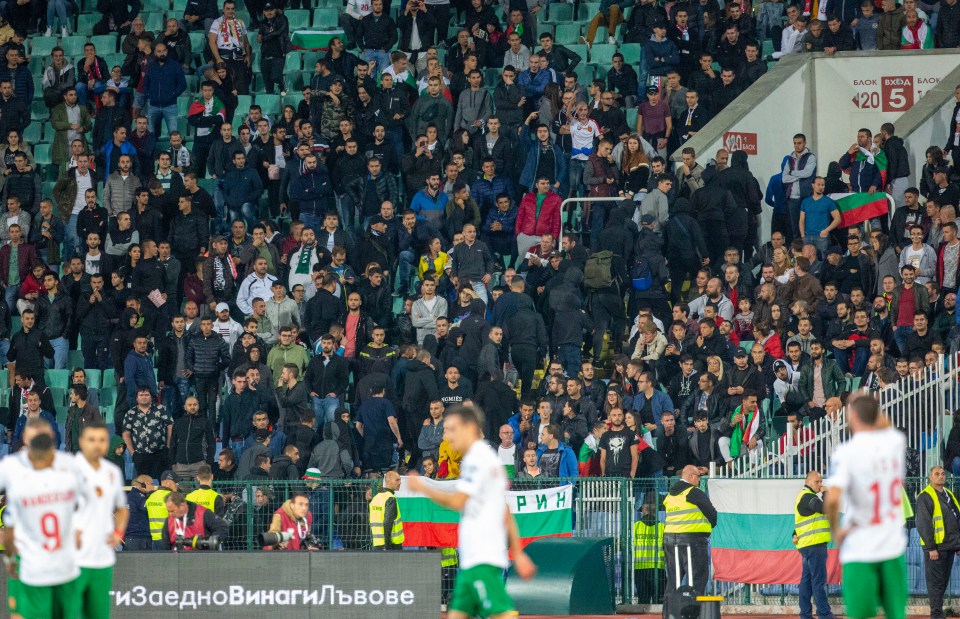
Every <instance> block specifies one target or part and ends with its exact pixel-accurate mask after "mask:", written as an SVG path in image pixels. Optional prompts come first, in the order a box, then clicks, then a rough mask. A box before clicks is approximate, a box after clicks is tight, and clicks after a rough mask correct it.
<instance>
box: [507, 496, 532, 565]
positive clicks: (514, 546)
mask: <svg viewBox="0 0 960 619" xmlns="http://www.w3.org/2000/svg"><path fill="white" fill-rule="evenodd" d="M504 519H505V520H506V523H507V543H508V544H509V546H510V554H511V556H513V567H514V569H515V570H517V575H518V576H520V578H522V579H524V580H530V579H531V578H533V576H534V575H535V574H536V573H537V566H536V564H534V562H533V561H532V560H531V559H530V557H529V556H527V553H526V552H524V551H523V546H522V545H521V544H520V530H519V529H518V528H517V521H516V519H515V518H514V517H513V514H512V513H511V512H510V508H507V510H506V514H505V515H504Z"/></svg>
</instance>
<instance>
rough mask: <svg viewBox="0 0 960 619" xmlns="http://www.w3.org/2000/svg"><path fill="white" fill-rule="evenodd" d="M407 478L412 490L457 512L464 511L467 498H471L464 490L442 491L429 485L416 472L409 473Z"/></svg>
mask: <svg viewBox="0 0 960 619" xmlns="http://www.w3.org/2000/svg"><path fill="white" fill-rule="evenodd" d="M407 478H408V482H409V484H410V489H411V490H413V491H414V492H419V493H420V494H422V495H424V496H426V497H427V498H428V499H430V500H431V501H433V502H434V503H436V504H437V505H439V506H440V507H446V508H447V509H452V510H453V511H455V512H462V511H463V506H464V505H466V504H467V499H468V498H470V497H468V496H467V495H466V494H465V493H463V492H442V491H440V490H437V489H435V488H433V487H431V486H428V485H427V484H425V483H424V482H423V479H421V478H420V476H419V475H417V474H416V473H408V474H407Z"/></svg>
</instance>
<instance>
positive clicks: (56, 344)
mask: <svg viewBox="0 0 960 619" xmlns="http://www.w3.org/2000/svg"><path fill="white" fill-rule="evenodd" d="M50 346H52V347H53V359H45V360H44V365H45V366H46V368H47V369H48V370H50V369H57V370H65V369H67V353H69V352H70V342H69V341H67V338H65V337H56V338H53V339H52V340H50Z"/></svg>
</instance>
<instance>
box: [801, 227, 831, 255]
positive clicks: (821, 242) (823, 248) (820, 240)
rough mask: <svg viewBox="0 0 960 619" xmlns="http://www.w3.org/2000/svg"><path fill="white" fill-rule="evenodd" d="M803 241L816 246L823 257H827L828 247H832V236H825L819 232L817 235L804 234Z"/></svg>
mask: <svg viewBox="0 0 960 619" xmlns="http://www.w3.org/2000/svg"><path fill="white" fill-rule="evenodd" d="M803 242H804V244H806V245H813V246H814V247H816V248H817V251H818V252H820V256H821V257H822V258H826V257H827V249H829V248H830V237H826V238H824V237H822V236H820V233H819V232H818V233H817V234H816V235H810V234H805V235H804V236H803Z"/></svg>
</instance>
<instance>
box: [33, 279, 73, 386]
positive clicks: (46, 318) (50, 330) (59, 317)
mask: <svg viewBox="0 0 960 619" xmlns="http://www.w3.org/2000/svg"><path fill="white" fill-rule="evenodd" d="M43 288H44V292H43V293H41V294H40V296H39V297H38V298H37V325H38V327H39V328H40V330H41V331H43V334H44V335H46V336H47V338H48V339H49V340H50V345H51V346H52V347H53V355H52V356H53V362H54V367H55V368H56V369H58V370H63V369H66V367H67V352H68V351H69V349H70V346H69V342H68V341H67V336H68V334H69V329H70V325H71V322H70V321H71V319H72V317H73V304H72V303H71V301H70V296H69V295H68V294H67V293H66V292H63V291H61V290H60V278H59V277H57V276H56V274H54V273H47V274H46V275H44V276H43Z"/></svg>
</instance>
